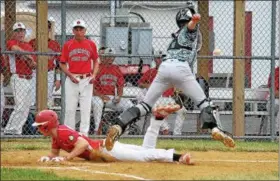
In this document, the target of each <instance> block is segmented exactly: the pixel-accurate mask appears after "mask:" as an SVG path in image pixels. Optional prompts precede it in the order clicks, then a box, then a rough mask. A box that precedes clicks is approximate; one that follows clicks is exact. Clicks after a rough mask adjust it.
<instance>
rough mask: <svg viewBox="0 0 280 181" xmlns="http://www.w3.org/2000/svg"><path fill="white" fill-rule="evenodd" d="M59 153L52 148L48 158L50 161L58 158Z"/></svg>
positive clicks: (58, 150)
mask: <svg viewBox="0 0 280 181" xmlns="http://www.w3.org/2000/svg"><path fill="white" fill-rule="evenodd" d="M59 152H60V149H54V148H52V149H51V153H50V154H49V155H48V157H50V159H52V158H54V157H57V156H59Z"/></svg>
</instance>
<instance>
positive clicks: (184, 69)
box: [169, 63, 235, 147]
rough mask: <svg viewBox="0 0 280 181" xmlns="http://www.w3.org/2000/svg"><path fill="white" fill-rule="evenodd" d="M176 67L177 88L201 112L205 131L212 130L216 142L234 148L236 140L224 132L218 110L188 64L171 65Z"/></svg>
mask: <svg viewBox="0 0 280 181" xmlns="http://www.w3.org/2000/svg"><path fill="white" fill-rule="evenodd" d="M169 66H171V67H172V66H175V67H174V68H176V69H177V70H178V71H174V72H172V73H171V74H172V77H173V81H172V82H174V84H175V86H176V87H177V88H179V89H181V90H182V91H183V93H184V94H186V95H187V96H189V97H190V98H191V99H192V100H193V101H194V102H195V104H196V105H197V107H198V108H199V109H200V110H201V113H200V121H201V123H202V128H203V129H211V130H212V137H213V139H215V140H218V141H221V142H223V143H224V144H225V146H228V147H234V146H235V143H234V140H233V139H232V138H231V135H230V134H229V133H227V132H225V131H223V127H222V125H221V121H220V118H219V114H218V110H217V107H216V106H215V105H213V103H212V102H211V101H210V100H209V99H207V98H206V96H205V93H204V92H203V90H202V88H201V86H200V85H199V83H198V82H197V81H196V79H195V77H194V75H193V74H192V73H191V69H190V67H189V65H188V64H184V63H177V64H170V65H169Z"/></svg>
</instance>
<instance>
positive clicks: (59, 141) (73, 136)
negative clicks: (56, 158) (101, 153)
mask: <svg viewBox="0 0 280 181" xmlns="http://www.w3.org/2000/svg"><path fill="white" fill-rule="evenodd" d="M79 137H82V138H84V139H85V140H87V141H88V143H89V145H90V147H91V148H92V149H99V148H100V146H102V144H103V140H92V139H90V138H88V137H86V136H84V135H82V134H80V133H78V132H77V131H74V130H73V129H71V128H69V127H68V126H65V125H59V126H58V128H57V138H52V149H62V150H64V151H66V152H68V153H70V152H71V151H72V150H73V149H74V145H75V143H76V142H77V140H78V138H79ZM78 157H80V158H84V159H86V160H89V159H90V149H87V150H86V151H84V152H83V153H82V154H80V155H79V156H78Z"/></svg>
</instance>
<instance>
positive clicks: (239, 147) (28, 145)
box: [1, 139, 279, 152]
mask: <svg viewBox="0 0 280 181" xmlns="http://www.w3.org/2000/svg"><path fill="white" fill-rule="evenodd" d="M119 141H120V142H122V143H129V144H136V145H141V144H142V142H143V139H120V140H119ZM49 148H50V140H49V139H43V140H42V139H39V140H35V139H31V140H29V141H28V140H13V141H3V140H2V141H1V151H13V150H47V149H49ZM157 148H167V149H168V148H174V149H175V150H176V151H179V152H180V151H210V150H213V151H224V152H227V151H230V152H232V151H234V152H278V150H279V147H278V142H271V141H237V142H236V147H235V148H234V149H231V148H227V147H225V146H224V145H223V144H222V143H220V142H218V141H214V140H186V139H185V140H178V139H177V140H171V139H160V140H158V143H157Z"/></svg>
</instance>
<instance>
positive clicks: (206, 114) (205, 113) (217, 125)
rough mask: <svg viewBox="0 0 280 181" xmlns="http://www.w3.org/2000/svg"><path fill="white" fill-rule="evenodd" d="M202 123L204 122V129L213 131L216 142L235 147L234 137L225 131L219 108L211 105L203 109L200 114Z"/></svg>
mask: <svg viewBox="0 0 280 181" xmlns="http://www.w3.org/2000/svg"><path fill="white" fill-rule="evenodd" d="M200 121H201V122H202V129H211V130H212V138H213V139H214V140H217V141H221V142H222V143H223V144H224V145H225V146H227V147H234V146H235V143H234V140H233V139H232V135H231V134H230V133H228V132H226V131H224V130H223V127H222V125H221V121H220V115H219V112H218V107H217V106H214V105H209V106H207V107H205V108H203V109H202V111H201V113H200Z"/></svg>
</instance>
